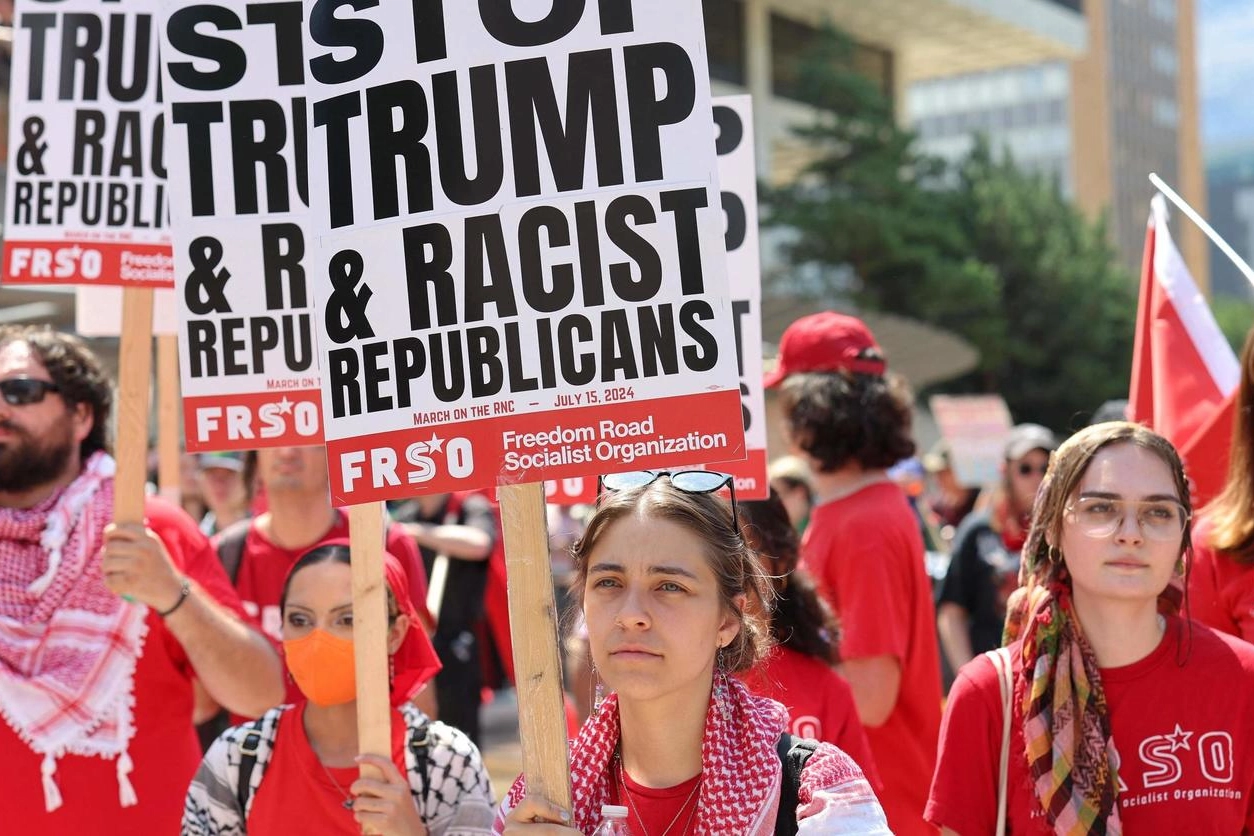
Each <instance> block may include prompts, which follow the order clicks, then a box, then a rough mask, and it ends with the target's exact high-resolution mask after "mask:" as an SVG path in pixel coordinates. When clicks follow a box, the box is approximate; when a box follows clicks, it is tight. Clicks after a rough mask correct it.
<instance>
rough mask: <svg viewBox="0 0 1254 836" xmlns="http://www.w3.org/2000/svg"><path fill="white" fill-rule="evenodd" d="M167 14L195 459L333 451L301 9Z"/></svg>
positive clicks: (184, 364)
mask: <svg viewBox="0 0 1254 836" xmlns="http://www.w3.org/2000/svg"><path fill="white" fill-rule="evenodd" d="M166 10H167V11H168V13H169V15H168V17H167V18H166V19H165V20H164V23H163V26H162V32H161V51H162V56H163V59H164V70H165V96H166V112H167V124H168V125H169V129H168V130H167V140H166V145H167V148H168V154H167V158H168V161H169V170H170V178H169V194H170V215H171V218H172V219H173V222H174V227H173V230H172V231H173V243H174V265H175V273H176V276H177V286H178V294H177V295H178V300H179V319H180V328H179V332H178V333H179V347H180V351H179V360H180V362H179V366H180V372H181V379H182V383H183V386H182V389H183V421H184V433H185V435H186V437H187V449H188V450H191V451H201V450H239V449H253V448H257V447H272V446H288V445H303V444H320V443H321V442H322V419H321V415H320V412H321V393H320V391H319V388H318V386H319V380H318V366H317V357H316V353H315V348H314V322H313V321H314V312H313V297H312V296H311V295H310V292H309V288H308V282H307V277H306V273H305V269H306V268H305V263H304V259H305V253H306V250H307V247H308V245H307V243H306V235H305V230H304V229H303V226H302V225H303V223H304V222H305V220H306V218H307V217H308V214H309V212H308V181H307V178H306V166H307V161H306V157H305V137H306V131H307V127H308V126H307V119H306V113H305V84H304V79H305V65H304V60H303V56H302V52H301V45H302V37H303V36H302V30H303V28H304V27H303V25H302V19H303V18H302V15H303V11H302V8H301V3H300V0H287V1H286V2H268V3H258V2H244V0H217V2H214V3H199V4H195V5H188V4H186V3H181V2H169V3H167V4H166Z"/></svg>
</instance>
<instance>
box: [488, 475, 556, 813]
mask: <svg viewBox="0 0 1254 836" xmlns="http://www.w3.org/2000/svg"><path fill="white" fill-rule="evenodd" d="M498 495H499V497H500V501H501V520H502V524H503V526H502V527H503V528H504V532H503V533H504V536H505V565H506V577H507V580H508V586H509V627H510V633H511V635H512V637H513V641H514V673H515V680H516V686H517V688H518V726H519V737H520V738H521V741H522V756H523V774H524V775H526V777H527V793H528V794H529V795H540V796H543V797H544V798H546V799H548V800H549V801H550V802H552V803H554V804H556V805H558V806H559V807H561V808H563V809H565V810H567V811H569V810H571V791H570V764H569V762H568V759H567V746H566V712H565V710H564V709H563V703H562V666H561V658H560V656H559V655H558V646H557V643H558V641H559V637H558V631H557V605H556V604H555V603H554V599H553V570H552V567H551V565H550V560H549V536H548V525H547V522H546V520H545V516H544V485H543V484H541V483H539V482H532V483H528V484H525V485H506V486H502V487H501V488H500V489H499V492H498Z"/></svg>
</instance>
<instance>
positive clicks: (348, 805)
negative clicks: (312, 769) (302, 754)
mask: <svg viewBox="0 0 1254 836" xmlns="http://www.w3.org/2000/svg"><path fill="white" fill-rule="evenodd" d="M314 760H316V761H317V762H318V766H320V767H322V774H323V775H325V776H327V780H328V781H330V782H331V786H333V787H335V791H336V792H338V793H339V794H340V798H342V799H344V800H343V801H342V802H340V806H341V807H343V808H344V809H345V810H351V809H353V797H352V796H351V795H349V794H348V793H346V792H344V788H343V787H341V786H340V782H339V781H337V780H335V776H334V775H332V774H331V770H329V769H327V765H326V764H325V763H323V762H322V758H320V757H318V753H317V752H315V753H314Z"/></svg>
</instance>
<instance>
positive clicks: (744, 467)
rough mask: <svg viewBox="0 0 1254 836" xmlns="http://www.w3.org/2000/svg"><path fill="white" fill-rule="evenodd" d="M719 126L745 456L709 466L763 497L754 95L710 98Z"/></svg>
mask: <svg viewBox="0 0 1254 836" xmlns="http://www.w3.org/2000/svg"><path fill="white" fill-rule="evenodd" d="M714 124H715V126H716V130H717V131H718V136H717V138H716V140H715V149H716V150H717V152H718V177H719V186H720V187H721V188H722V190H723V196H722V198H723V199H722V205H723V214H724V216H725V217H726V230H725V231H724V233H723V239H724V242H725V244H726V247H727V276H728V280H729V283H730V285H731V294H732V312H733V314H734V315H735V324H736V365H737V368H738V369H739V371H740V400H741V410H742V412H743V415H744V426H745V447H746V448H747V450H746V452H747V454H748V455H747V457H746V458H744V459H741V460H739V461H726V462H717V463H715V464H712V465H710V466H709V467H710V469H711V470H721V471H723V472H724V473H730V474H731V475H732V476H733V477H735V480H736V495H737V496H738V497H741V498H742V499H766V498H767V497H768V496H770V495H771V485H770V480H769V479H768V478H767V475H766V390H765V387H764V386H763V385H762V263H761V259H760V256H759V248H758V182H757V170H756V168H755V165H754V154H753V99H752V98H751V97H749V96H722V97H720V98H717V99H715V100H714Z"/></svg>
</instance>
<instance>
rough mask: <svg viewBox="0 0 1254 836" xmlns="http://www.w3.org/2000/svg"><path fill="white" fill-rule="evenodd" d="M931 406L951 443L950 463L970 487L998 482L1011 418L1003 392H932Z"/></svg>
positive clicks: (948, 442) (941, 432)
mask: <svg viewBox="0 0 1254 836" xmlns="http://www.w3.org/2000/svg"><path fill="white" fill-rule="evenodd" d="M928 408H929V409H931V410H932V417H933V418H934V419H936V427H937V429H939V430H940V434H941V438H943V439H944V440H945V442H946V443H947V444H948V445H949V457H950V465H951V466H952V467H953V470H954V475H955V476H956V477H957V479H958V481H959V483H961V484H962V485H965V486H966V487H969V488H979V487H984V486H985V485H992V484H996V483H997V482H998V481H999V480H1000V479H1001V466H1002V456H1003V453H1004V448H1005V445H1006V437H1007V436H1008V435H1009V434H1010V428H1011V426H1012V422H1011V420H1010V409H1009V407H1007V406H1006V401H1005V400H1004V399H1003V398H1002V396H1001V395H933V396H932V397H931V398H929V399H928Z"/></svg>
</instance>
